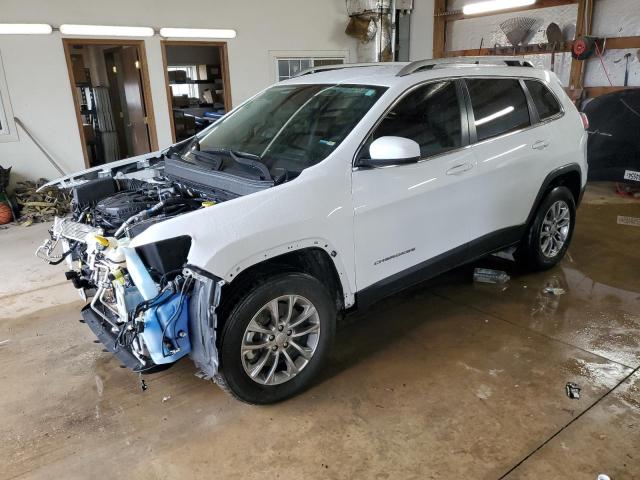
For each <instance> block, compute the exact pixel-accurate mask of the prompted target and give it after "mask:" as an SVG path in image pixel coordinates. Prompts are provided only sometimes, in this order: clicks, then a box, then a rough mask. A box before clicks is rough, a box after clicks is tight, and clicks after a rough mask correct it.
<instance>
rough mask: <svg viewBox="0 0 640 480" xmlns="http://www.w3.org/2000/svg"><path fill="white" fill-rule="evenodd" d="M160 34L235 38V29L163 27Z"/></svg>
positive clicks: (177, 36) (176, 36) (180, 36)
mask: <svg viewBox="0 0 640 480" xmlns="http://www.w3.org/2000/svg"><path fill="white" fill-rule="evenodd" d="M160 36H162V37H172V38H236V31H235V30H230V29H221V28H173V27H163V28H161V29H160Z"/></svg>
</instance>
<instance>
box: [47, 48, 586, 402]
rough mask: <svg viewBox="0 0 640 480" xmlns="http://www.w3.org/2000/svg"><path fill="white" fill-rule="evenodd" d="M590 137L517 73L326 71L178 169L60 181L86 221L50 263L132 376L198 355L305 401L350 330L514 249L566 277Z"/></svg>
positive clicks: (73, 219)
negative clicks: (339, 331)
mask: <svg viewBox="0 0 640 480" xmlns="http://www.w3.org/2000/svg"><path fill="white" fill-rule="evenodd" d="M586 126H587V125H586V118H585V117H582V118H581V115H580V114H579V113H578V111H577V110H576V108H575V107H574V105H573V104H572V103H571V101H570V100H569V98H568V97H567V95H566V94H565V93H564V91H563V89H562V86H561V84H560V82H559V81H558V79H557V78H556V76H555V75H554V74H553V73H550V72H547V71H543V70H537V69H535V68H532V67H531V65H530V64H528V63H526V62H524V61H523V60H522V59H509V58H507V59H505V58H504V57H502V58H487V57H482V58H477V59H476V58H473V59H470V58H463V59H455V60H441V61H420V62H414V63H409V64H404V63H388V64H371V65H351V66H350V65H340V66H334V67H321V68H319V69H316V71H312V72H305V73H303V74H301V75H299V76H298V77H296V78H292V79H290V80H287V81H284V82H281V83H279V84H277V85H275V86H272V87H270V88H267V89H266V90H264V91H262V92H260V93H259V94H258V95H256V96H255V97H253V98H251V99H250V100H248V101H246V102H245V103H243V104H242V105H240V106H239V107H237V108H236V109H234V110H233V111H232V112H230V113H229V114H227V115H226V116H225V117H223V118H222V119H221V120H219V121H218V122H216V123H215V124H213V125H212V126H211V127H209V128H207V129H206V130H204V131H203V132H201V133H200V134H198V135H197V136H196V137H194V138H192V139H189V140H187V141H185V142H182V143H181V144H177V145H174V146H172V147H171V148H169V149H168V150H166V151H163V152H156V153H154V154H151V155H147V156H144V157H138V158H134V159H129V160H125V161H121V162H115V163H112V164H108V165H106V166H101V167H96V168H94V169H90V170H87V171H84V172H80V173H78V174H75V175H72V176H69V177H65V178H62V179H59V180H57V181H55V182H52V184H55V185H57V186H58V187H60V188H71V189H73V204H72V206H73V215H71V216H70V217H67V218H58V219H56V221H55V224H54V226H53V229H52V238H51V239H50V240H47V242H45V244H44V245H43V246H42V247H40V249H39V250H38V252H37V254H38V255H39V256H41V257H43V258H45V259H46V260H48V261H49V262H58V263H59V262H61V261H62V260H63V258H64V259H66V260H67V261H68V262H69V265H70V266H71V270H70V271H69V272H67V278H69V279H70V280H72V281H73V283H74V285H75V286H76V288H78V289H79V290H80V292H81V293H82V294H83V295H84V296H86V297H93V298H92V300H91V302H90V303H89V304H87V306H85V307H84V309H83V311H82V315H83V320H82V321H83V322H85V323H87V324H88V325H89V326H90V327H91V328H92V330H93V331H94V333H95V334H96V335H97V336H98V338H99V339H100V340H102V341H103V343H105V345H106V347H107V348H109V349H110V350H111V351H113V352H114V353H115V354H116V356H117V357H118V358H119V360H120V361H121V362H122V363H123V364H125V365H127V366H129V367H131V368H133V369H134V370H136V371H139V372H151V371H154V370H157V369H160V368H165V367H166V366H168V365H170V364H172V363H174V362H175V361H177V360H178V359H180V358H181V357H183V356H185V355H189V356H190V358H191V359H192V360H193V361H194V362H195V364H196V365H197V366H198V367H199V369H200V373H199V375H200V376H202V377H203V378H207V379H213V380H215V381H216V382H217V383H218V384H219V385H221V386H223V387H224V388H226V389H227V390H228V391H230V392H231V393H232V394H233V395H235V396H236V397H237V398H239V399H241V400H243V401H246V402H250V403H270V402H275V401H279V400H282V399H284V398H287V397H289V396H291V395H293V394H295V393H297V392H300V391H301V390H302V389H304V388H305V387H307V386H308V385H309V384H310V382H311V381H312V379H313V377H314V376H315V375H316V373H317V372H318V370H319V369H320V368H321V366H322V363H323V362H324V361H325V359H326V358H327V353H328V349H329V345H330V343H331V340H332V337H333V335H334V330H335V322H336V317H337V315H338V314H339V313H341V312H344V311H348V310H351V309H353V308H355V307H359V308H360V307H362V306H364V305H368V304H370V303H371V302H373V301H375V300H378V299H380V298H382V297H385V296H387V295H391V294H393V293H394V292H397V291H399V290H400V289H402V288H405V287H407V286H409V285H413V284H415V283H417V282H421V281H423V280H425V279H427V278H430V277H433V276H435V275H437V274H440V273H442V272H444V271H446V270H448V269H451V268H453V267H455V266H458V265H461V264H463V263H465V262H469V261H471V260H473V259H476V258H478V257H481V256H483V255H487V254H490V253H492V252H496V251H499V250H502V249H505V248H507V247H512V246H517V250H516V257H517V258H518V259H520V260H521V261H523V262H525V263H526V264H528V265H529V266H530V267H531V268H533V269H545V268H550V267H551V266H553V265H555V264H556V263H557V262H558V261H559V260H560V259H561V258H562V257H563V255H564V254H565V252H566V250H567V247H568V245H569V241H570V240H571V234H572V231H573V227H574V222H575V209H576V206H577V205H578V203H579V201H580V198H581V195H582V192H583V190H584V186H585V183H586V178H587V161H586V143H587V134H586V132H585V130H586ZM58 243H60V244H61V245H62V252H61V253H60V254H57V253H56V250H55V247H56V245H57V244H58Z"/></svg>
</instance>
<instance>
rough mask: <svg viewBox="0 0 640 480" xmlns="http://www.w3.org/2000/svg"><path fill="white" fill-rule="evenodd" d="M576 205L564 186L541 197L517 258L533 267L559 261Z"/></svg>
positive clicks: (569, 234) (546, 266)
mask: <svg viewBox="0 0 640 480" xmlns="http://www.w3.org/2000/svg"><path fill="white" fill-rule="evenodd" d="M575 216H576V206H575V201H574V199H573V195H572V193H571V191H570V190H569V189H568V188H567V187H562V186H560V187H555V188H554V189H553V190H551V191H550V192H549V193H548V194H547V196H546V197H545V198H544V200H543V201H542V203H541V204H540V206H539V207H538V211H537V212H536V216H535V218H534V220H533V223H532V224H531V226H530V227H529V230H528V231H527V234H526V236H525V238H524V239H523V241H522V244H521V245H520V247H519V248H518V250H517V251H516V256H517V257H518V259H519V260H520V261H521V262H522V263H524V264H525V265H526V266H527V267H529V268H530V269H532V270H546V269H549V268H551V267H553V266H554V265H555V264H556V263H558V262H559V261H560V260H561V259H562V258H563V257H564V254H565V253H566V251H567V249H568V248H569V242H570V241H571V237H572V235H573V228H574V226H575Z"/></svg>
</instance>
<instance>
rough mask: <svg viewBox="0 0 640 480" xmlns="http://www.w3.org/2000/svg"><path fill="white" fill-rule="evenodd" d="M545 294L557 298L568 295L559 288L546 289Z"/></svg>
mask: <svg viewBox="0 0 640 480" xmlns="http://www.w3.org/2000/svg"><path fill="white" fill-rule="evenodd" d="M543 292H544V293H549V294H551V295H554V296H556V297H559V296H560V295H564V294H565V293H566V291H565V289H564V288H557V287H545V289H544V290H543Z"/></svg>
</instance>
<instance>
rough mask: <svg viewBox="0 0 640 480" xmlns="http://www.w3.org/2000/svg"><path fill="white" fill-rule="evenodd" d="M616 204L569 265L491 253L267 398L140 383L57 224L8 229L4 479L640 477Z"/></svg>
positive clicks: (638, 302) (639, 402) (638, 254)
mask: <svg viewBox="0 0 640 480" xmlns="http://www.w3.org/2000/svg"><path fill="white" fill-rule="evenodd" d="M601 190H602V191H607V189H602V188H601ZM618 216H626V217H640V202H638V201H628V202H625V201H621V200H619V199H615V198H610V197H606V196H603V195H600V194H599V192H598V190H597V189H593V188H592V189H590V191H589V192H588V193H587V196H586V199H585V203H584V204H583V206H582V207H581V209H580V210H579V214H578V221H577V229H576V232H575V237H574V240H573V244H572V246H571V248H570V250H569V254H568V255H567V257H566V258H565V260H564V261H563V262H562V264H561V266H559V267H556V268H554V269H553V270H551V271H548V272H544V273H538V274H520V273H517V272H515V271H514V268H513V265H511V264H510V263H509V262H506V261H503V260H500V259H495V258H491V259H486V260H482V261H480V262H476V264H475V265H472V266H470V267H465V268H461V269H458V270H456V271H455V272H452V273H450V274H447V275H445V276H443V277H440V278H438V279H436V280H434V281H432V282H429V284H428V285H423V286H420V287H418V288H414V289H412V290H411V291H408V292H406V293H403V294H401V295H398V296H395V297H393V298H390V299H388V300H386V301H384V302H382V303H380V304H378V305H376V306H375V307H373V308H371V309H370V310H368V311H364V312H360V313H358V314H357V315H355V316H351V317H349V318H347V319H346V321H345V322H344V323H343V324H342V325H341V326H340V328H339V331H338V335H337V340H336V343H335V346H334V349H333V355H332V359H331V362H330V364H329V365H328V367H327V368H326V369H325V371H324V373H323V375H322V378H321V379H320V380H319V382H318V383H317V384H316V385H315V386H314V387H313V388H311V389H310V390H309V391H308V392H306V393H304V394H303V395H301V396H298V397H296V398H294V399H292V400H290V401H287V402H285V403H282V404H278V405H273V406H268V407H251V406H247V405H244V404H242V403H239V402H237V401H235V400H232V399H231V398H229V397H227V396H226V395H225V394H223V393H222V391H220V390H219V389H218V388H217V387H215V386H214V385H211V384H210V383H207V382H204V381H202V380H199V379H197V378H195V377H194V376H193V373H194V371H195V369H194V368H193V366H192V365H191V364H190V363H189V362H187V361H184V362H181V363H180V364H179V365H177V366H176V367H175V368H173V369H171V370H168V371H166V372H163V373H160V374H156V375H154V376H148V377H146V381H147V383H148V385H149V389H148V390H147V391H145V392H143V391H141V390H140V388H139V379H138V377H137V376H136V375H134V374H133V373H131V372H129V371H127V370H123V369H120V368H119V362H118V361H117V360H115V359H114V358H112V356H111V355H110V354H108V353H103V352H102V350H101V346H100V345H96V344H94V343H93V337H92V335H91V333H90V332H89V330H88V328H87V327H86V326H84V325H81V324H79V323H78V322H77V321H76V320H77V319H78V318H79V314H78V309H79V307H80V306H81V302H80V301H78V300H76V299H75V292H73V291H72V289H71V287H70V286H64V287H63V286H56V284H59V283H61V282H62V281H63V277H61V276H60V270H61V269H60V268H57V269H53V268H51V267H45V266H44V265H39V264H38V263H37V260H35V259H34V258H32V257H31V256H30V255H31V252H32V250H33V247H34V245H35V244H36V243H37V242H39V241H40V237H41V235H43V234H44V231H45V228H44V227H42V226H35V227H30V228H28V229H21V228H13V229H10V230H3V231H0V252H1V253H0V260H1V265H2V272H3V275H2V280H1V283H0V300H1V301H0V361H1V362H2V365H3V368H2V370H1V371H0V386H1V387H0V388H1V392H2V394H1V395H0V418H1V419H2V422H1V423H0V464H1V465H2V469H0V478H47V479H50V478H90V477H93V478H114V477H116V475H117V476H121V477H122V478H142V479H146V478H149V479H151V478H224V479H231V478H242V479H254V478H255V479H258V478H260V479H263V478H272V479H273V478H298V477H304V478H337V479H353V478H366V479H386V478H390V479H408V478H420V479H425V478H433V479H444V478H446V479H482V478H487V479H498V478H508V479H520V478H527V479H528V478H530V479H541V478H545V479H546V478H553V479H556V478H570V479H583V478H584V479H592V480H595V479H596V476H597V474H599V473H606V474H608V475H609V476H610V477H611V478H612V479H632V478H640V450H639V449H638V446H639V445H640V372H639V371H638V370H637V369H638V366H640V348H639V343H640V275H639V272H640V227H639V226H631V225H624V224H620V223H618ZM473 266H489V267H495V268H502V269H505V270H507V271H509V273H510V274H511V275H512V279H511V281H510V282H509V283H508V284H506V285H502V286H495V285H476V284H473V283H472V282H471V280H470V279H471V276H472V268H473ZM21 272H24V273H21ZM52 285H53V286H52ZM545 286H558V287H561V288H564V289H565V290H566V293H565V294H564V295H561V296H559V297H554V296H550V295H549V294H545V293H543V289H544V287H545ZM69 302H71V303H69ZM568 381H571V382H575V383H577V384H579V385H580V386H581V387H582V395H581V398H580V399H579V400H571V399H569V398H568V397H567V396H566V394H565V384H566V382H568Z"/></svg>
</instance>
